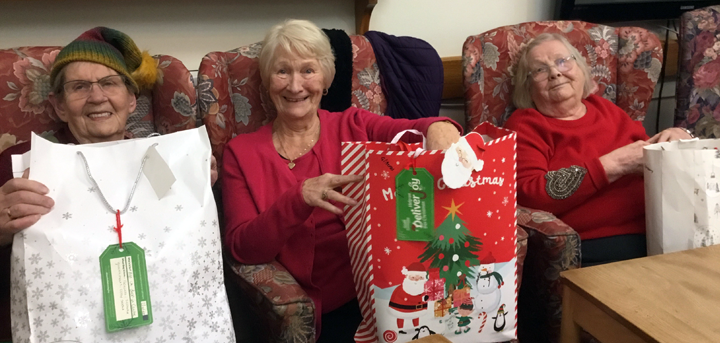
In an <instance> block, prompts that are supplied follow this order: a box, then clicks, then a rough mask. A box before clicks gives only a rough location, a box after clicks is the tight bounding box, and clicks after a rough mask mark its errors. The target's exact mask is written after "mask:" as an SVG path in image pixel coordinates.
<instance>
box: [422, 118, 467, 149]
mask: <svg viewBox="0 0 720 343" xmlns="http://www.w3.org/2000/svg"><path fill="white" fill-rule="evenodd" d="M458 140H460V132H459V131H458V129H457V127H455V125H453V124H452V123H450V122H449V121H438V122H435V123H432V124H430V127H428V131H427V146H426V147H425V149H427V150H446V149H448V148H450V145H451V144H453V143H456V142H457V141H458Z"/></svg>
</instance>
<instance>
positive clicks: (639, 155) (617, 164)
mask: <svg viewBox="0 0 720 343" xmlns="http://www.w3.org/2000/svg"><path fill="white" fill-rule="evenodd" d="M649 144H650V143H648V142H646V141H635V142H634V143H630V144H628V145H626V146H623V147H620V148H617V149H615V150H613V151H611V152H609V153H607V154H605V155H603V156H601V157H600V163H601V164H602V165H603V167H604V168H605V173H606V174H607V177H608V181H610V182H613V181H615V180H617V179H619V178H621V177H622V176H624V175H629V174H641V173H642V172H643V147H644V146H646V145H649Z"/></svg>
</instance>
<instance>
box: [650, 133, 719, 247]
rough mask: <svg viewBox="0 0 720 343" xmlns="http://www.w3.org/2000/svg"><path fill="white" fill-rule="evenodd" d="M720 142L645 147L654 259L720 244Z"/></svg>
mask: <svg viewBox="0 0 720 343" xmlns="http://www.w3.org/2000/svg"><path fill="white" fill-rule="evenodd" d="M718 148H720V140H718V139H701V140H698V139H693V140H680V141H674V142H664V143H657V144H652V145H648V146H646V147H645V148H644V151H643V154H644V162H645V172H644V173H645V221H646V230H647V250H648V255H657V254H664V253H670V252H674V251H681V250H688V249H693V248H699V247H704V246H710V245H714V244H718V243H720V150H718Z"/></svg>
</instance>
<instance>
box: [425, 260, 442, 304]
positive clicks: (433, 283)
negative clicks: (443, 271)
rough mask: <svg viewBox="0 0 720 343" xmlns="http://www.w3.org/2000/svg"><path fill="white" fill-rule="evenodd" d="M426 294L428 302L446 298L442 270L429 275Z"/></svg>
mask: <svg viewBox="0 0 720 343" xmlns="http://www.w3.org/2000/svg"><path fill="white" fill-rule="evenodd" d="M425 294H427V296H428V301H437V300H441V299H443V298H445V282H444V281H443V280H442V279H440V270H438V269H437V268H435V269H434V270H430V272H429V273H428V280H427V282H425Z"/></svg>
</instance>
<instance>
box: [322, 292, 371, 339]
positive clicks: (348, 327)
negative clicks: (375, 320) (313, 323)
mask: <svg viewBox="0 0 720 343" xmlns="http://www.w3.org/2000/svg"><path fill="white" fill-rule="evenodd" d="M361 321H362V313H360V304H359V303H358V301H357V299H353V300H350V301H348V302H347V303H345V304H344V305H342V306H340V307H338V308H337V309H335V310H332V311H331V312H328V313H325V314H323V315H322V329H321V331H320V338H318V340H317V342H318V343H355V339H354V338H353V337H355V331H356V330H357V328H358V326H359V325H360V322H361Z"/></svg>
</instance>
